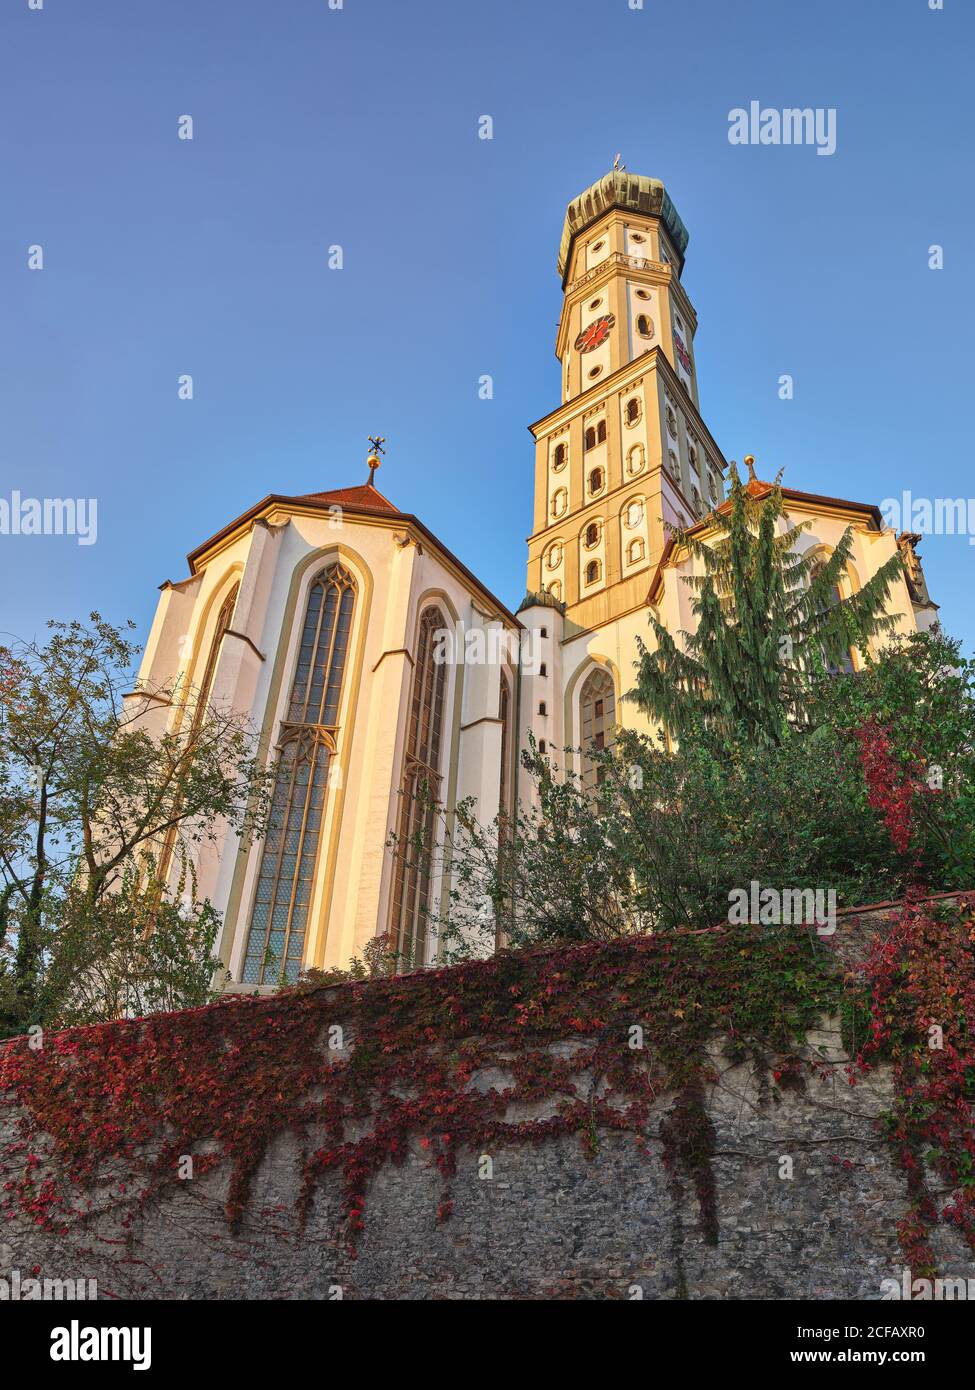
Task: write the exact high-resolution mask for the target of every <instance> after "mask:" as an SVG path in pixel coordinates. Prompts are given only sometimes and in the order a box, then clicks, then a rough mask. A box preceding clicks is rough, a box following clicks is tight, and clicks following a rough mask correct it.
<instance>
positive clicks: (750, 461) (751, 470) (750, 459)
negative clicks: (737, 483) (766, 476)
mask: <svg viewBox="0 0 975 1390" xmlns="http://www.w3.org/2000/svg"><path fill="white" fill-rule="evenodd" d="M745 467H746V468H747V469H748V481H749V482H751V483H754V482H757V481H758V479H757V478H756V477H755V455H754V454H746V455H745Z"/></svg>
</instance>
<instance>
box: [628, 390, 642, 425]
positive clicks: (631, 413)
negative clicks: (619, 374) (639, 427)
mask: <svg viewBox="0 0 975 1390" xmlns="http://www.w3.org/2000/svg"><path fill="white" fill-rule="evenodd" d="M639 418H640V397H639V396H631V397H630V399H629V400H628V401H627V402H626V411H625V414H624V419H625V420H626V423H627V424H628V425H635V424H636V422H637V420H639Z"/></svg>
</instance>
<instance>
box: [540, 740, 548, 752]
mask: <svg viewBox="0 0 975 1390" xmlns="http://www.w3.org/2000/svg"><path fill="white" fill-rule="evenodd" d="M547 746H548V745H547V744H546V742H545V740H544V739H543V738H540V739H539V740H538V751H539V753H541V754H542V755H543V756H544V754H545V750H546V748H547Z"/></svg>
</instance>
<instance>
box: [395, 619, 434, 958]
mask: <svg viewBox="0 0 975 1390" xmlns="http://www.w3.org/2000/svg"><path fill="white" fill-rule="evenodd" d="M446 626H447V623H446V620H445V619H444V617H443V614H442V613H441V612H440V610H439V608H425V609H424V610H423V613H422V614H421V616H420V631H419V636H418V638H417V651H416V663H415V665H414V667H413V689H412V692H411V694H410V706H409V724H408V726H407V730H406V753H405V755H404V759H403V777H402V781H401V783H400V811H399V825H398V829H397V842H398V843H397V851H396V861H395V871H394V879H393V904H392V914H391V920H390V927H389V937H390V944H391V946H392V948H393V950H394V951H395V952H396V960H397V964H398V966H399V968H400V969H401V970H411V969H413V967H414V966H420V965H423V964H424V963H425V957H426V945H427V918H428V916H429V911H430V879H431V871H430V857H431V855H432V852H433V847H434V846H433V841H434V831H435V819H434V817H435V804H434V803H435V802H436V801H437V800H438V799H439V796H440V783H441V776H440V753H441V740H442V737H443V705H444V693H445V688H446V683H447V664H446V662H445V661H443V660H440V661H438V660H436V656H435V652H436V635H437V632H438V631H440V630H441V629H442V628H445V627H446Z"/></svg>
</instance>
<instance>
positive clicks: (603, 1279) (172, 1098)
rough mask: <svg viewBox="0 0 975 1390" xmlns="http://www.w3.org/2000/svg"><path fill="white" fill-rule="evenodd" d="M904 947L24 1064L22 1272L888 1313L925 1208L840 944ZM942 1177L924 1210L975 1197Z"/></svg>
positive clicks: (842, 936) (201, 1035) (6, 1180)
mask: <svg viewBox="0 0 975 1390" xmlns="http://www.w3.org/2000/svg"><path fill="white" fill-rule="evenodd" d="M878 923H879V926H880V928H881V935H882V939H883V940H885V941H887V940H892V939H893V938H892V937H891V936H890V932H889V928H888V926H887V925H886V919H885V918H880V919H878V922H872V921H871V919H869V918H863V917H857V918H855V919H853V918H851V919H849V920H848V922H847V923H846V924H845V925H844V928H843V929H842V930H841V932H840V933H838V934H837V938H838V943H839V944H838V945H837V942H831V941H829V940H827V939H824V938H820V937H817V936H815V935H814V934H811V935H806V934H804V933H801V932H798V931H796V930H794V929H788V930H783V931H769V930H767V929H762V928H743V929H738V930H736V931H735V932H732V931H715V932H708V933H697V934H691V933H688V934H686V935H684V936H677V937H671V938H669V939H667V940H665V939H663V938H656V939H655V938H642V939H640V940H638V941H635V942H629V943H626V944H613V945H594V946H583V947H575V948H572V949H568V950H565V951H548V952H542V953H535V954H522V955H519V956H515V955H509V956H501V957H499V958H497V959H495V960H493V961H488V962H478V963H475V964H472V965H466V966H460V967H455V968H453V969H452V970H445V971H437V972H424V973H422V974H419V975H416V976H412V977H407V978H405V979H398V980H390V981H375V982H368V983H361V984H351V985H343V986H340V987H338V988H330V989H316V990H313V991H310V992H308V993H304V994H295V995H291V996H287V997H278V998H275V999H272V1000H266V999H264V1000H253V999H237V1000H234V1001H230V1002H228V1003H226V1004H221V1005H217V1006H215V1007H213V1008H211V1009H207V1010H197V1011H192V1012H190V1013H185V1014H177V1015H169V1016H164V1017H160V1018H157V1019H152V1020H144V1021H134V1022H130V1023H120V1024H112V1025H106V1026H104V1027H102V1028H96V1029H86V1030H78V1031H77V1032H73V1033H65V1034H59V1035H56V1036H55V1037H47V1038H42V1039H39V1040H38V1039H35V1044H36V1043H37V1042H38V1041H39V1042H40V1043H41V1044H42V1045H41V1046H36V1045H35V1046H34V1047H31V1046H30V1044H29V1043H28V1042H27V1041H17V1042H15V1043H13V1044H11V1045H10V1046H9V1047H8V1048H7V1049H6V1050H5V1051H4V1052H3V1053H2V1054H0V1098H2V1104H0V1154H2V1167H3V1192H2V1197H0V1220H2V1225H0V1275H5V1274H7V1272H8V1270H14V1269H17V1270H20V1271H21V1275H22V1276H26V1275H29V1274H31V1273H32V1272H34V1271H37V1274H38V1277H49V1278H61V1279H68V1278H71V1279H80V1278H86V1279H87V1278H96V1279H97V1280H98V1284H99V1289H100V1291H101V1293H102V1294H114V1295H119V1296H126V1295H128V1296H133V1295H134V1296H141V1297H154V1298H159V1297H165V1298H187V1297H192V1298H222V1297H226V1298H239V1297H261V1298H309V1297H310V1298H330V1297H331V1298H336V1297H344V1298H384V1299H385V1298H426V1297H430V1298H551V1297H570V1298H607V1297H608V1298H634V1297H644V1298H682V1297H688V1298H718V1297H733V1298H755V1299H768V1298H863V1299H874V1298H880V1297H881V1296H882V1294H883V1288H882V1281H883V1280H885V1279H897V1280H898V1281H900V1280H901V1278H902V1273H903V1270H904V1267H905V1264H906V1262H907V1257H906V1255H905V1248H907V1249H911V1248H912V1247H911V1246H910V1243H909V1242H910V1240H914V1241H915V1246H917V1245H918V1242H917V1239H916V1237H917V1232H916V1231H914V1228H913V1225H912V1221H911V1220H908V1218H909V1217H910V1216H911V1213H912V1212H913V1211H914V1210H915V1208H916V1207H917V1202H918V1188H917V1180H916V1175H915V1177H912V1175H911V1172H910V1165H909V1164H908V1165H907V1170H905V1164H904V1162H903V1154H899V1152H898V1147H897V1144H892V1142H891V1119H890V1117H891V1116H892V1115H894V1114H895V1112H896V1109H897V1104H898V1096H897V1085H898V1083H897V1078H896V1076H895V1073H894V1070H893V1067H892V1065H891V1064H890V1063H889V1062H888V1061H887V1060H885V1058H883V1057H882V1056H879V1055H878V1056H876V1057H875V1058H874V1061H873V1062H872V1063H869V1064H866V1065H864V1060H863V1052H864V1044H865V1043H866V1034H865V1033H864V1028H865V1027H866V1030H867V1033H869V1031H870V1028H871V1026H872V1025H870V1024H869V1023H867V1024H866V1025H865V1024H864V1022H863V1020H862V1019H859V1018H858V1016H857V1010H856V1009H855V1008H851V1006H850V1003H849V997H848V990H849V985H850V977H851V975H854V976H855V975H857V973H858V972H859V971H860V969H861V967H860V966H859V965H857V964H856V963H855V962H856V959H858V958H861V959H862V957H863V955H864V952H863V951H862V950H861V949H859V948H857V949H855V950H853V951H852V952H851V951H850V950H849V949H847V950H846V952H845V954H844V947H843V942H844V940H845V941H846V943H847V946H849V943H850V941H851V940H853V939H855V940H856V941H857V942H859V943H860V944H861V946H862V943H864V942H866V941H868V940H869V939H871V938H872V934H873V933H874V931H875V929H876V927H877V926H878ZM884 933H886V935H884ZM841 1019H842V1021H843V1022H842V1030H841V1023H840V1020H841ZM824 1020H825V1022H824ZM830 1020H832V1021H830ZM858 1030H859V1032H860V1035H861V1036H859V1037H858V1036H857V1033H858ZM841 1032H842V1036H841ZM844 1042H845V1044H846V1047H847V1049H848V1050H849V1051H850V1052H851V1053H852V1052H857V1053H858V1054H860V1059H861V1060H860V1063H859V1065H858V1064H857V1062H856V1060H855V1059H854V1060H852V1061H851V1060H849V1059H848V1056H847V1051H844ZM894 1064H895V1065H896V1064H897V1059H896V1056H895V1057H894ZM902 1065H903V1064H902V1063H901V1066H902ZM884 1117H887V1118H886V1119H885V1118H884ZM905 1142H906V1141H905ZM912 1142H913V1141H912ZM920 1162H921V1169H920V1174H921V1181H922V1182H923V1184H924V1199H925V1201H929V1202H933V1203H934V1206H935V1207H938V1208H940V1207H942V1206H943V1204H945V1203H949V1202H950V1201H951V1200H953V1199H954V1198H953V1187H952V1184H951V1182H950V1180H948V1179H946V1178H945V1177H944V1176H943V1174H941V1169H940V1168H939V1162H938V1159H937V1154H936V1153H935V1152H934V1151H932V1152H931V1153H922V1154H921V1155H920ZM912 1204H913V1205H912ZM929 1215H930V1213H929ZM905 1223H906V1226H907V1228H909V1229H908V1230H907V1235H905ZM923 1235H924V1239H925V1241H926V1244H925V1247H924V1248H925V1260H926V1261H927V1263H928V1265H930V1264H931V1263H932V1262H933V1263H934V1264H935V1265H936V1267H937V1269H938V1272H939V1273H941V1274H943V1275H953V1276H956V1277H966V1278H975V1260H973V1256H972V1249H971V1247H970V1245H969V1243H968V1240H967V1239H966V1229H965V1225H964V1220H963V1219H960V1218H958V1219H956V1218H951V1219H942V1218H941V1217H937V1216H936V1217H934V1218H932V1219H930V1220H928V1221H927V1222H926V1225H925V1228H924V1232H923ZM905 1241H907V1242H908V1243H907V1244H905ZM912 1258H914V1264H915V1272H920V1270H919V1268H918V1264H917V1259H918V1257H917V1256H916V1253H915V1256H913V1257H912ZM4 1265H6V1268H3V1267H2V1266H4Z"/></svg>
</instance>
